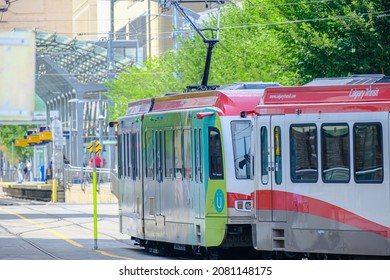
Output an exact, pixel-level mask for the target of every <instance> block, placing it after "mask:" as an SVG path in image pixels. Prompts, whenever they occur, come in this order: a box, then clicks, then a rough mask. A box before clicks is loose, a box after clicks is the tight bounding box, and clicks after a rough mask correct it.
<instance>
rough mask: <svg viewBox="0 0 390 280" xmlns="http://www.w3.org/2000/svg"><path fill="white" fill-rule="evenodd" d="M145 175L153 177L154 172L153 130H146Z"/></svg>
mask: <svg viewBox="0 0 390 280" xmlns="http://www.w3.org/2000/svg"><path fill="white" fill-rule="evenodd" d="M144 135H145V141H144V143H145V161H146V162H145V176H146V177H147V178H153V174H154V154H153V151H154V149H153V131H150V130H148V131H145V134H144Z"/></svg>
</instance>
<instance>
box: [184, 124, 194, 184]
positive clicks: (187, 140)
mask: <svg viewBox="0 0 390 280" xmlns="http://www.w3.org/2000/svg"><path fill="white" fill-rule="evenodd" d="M191 140H192V139H191V129H183V153H184V154H183V156H184V157H183V159H184V178H187V179H191V178H192V152H191V147H192V143H191V142H192V141H191Z"/></svg>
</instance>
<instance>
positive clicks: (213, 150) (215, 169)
mask: <svg viewBox="0 0 390 280" xmlns="http://www.w3.org/2000/svg"><path fill="white" fill-rule="evenodd" d="M209 164H210V170H209V171H210V178H211V179H223V158H222V145H221V135H220V133H219V130H218V129H217V128H215V127H210V128H209Z"/></svg>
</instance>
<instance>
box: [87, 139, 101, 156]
mask: <svg viewBox="0 0 390 280" xmlns="http://www.w3.org/2000/svg"><path fill="white" fill-rule="evenodd" d="M93 145H95V153H96V154H98V153H100V151H101V150H102V146H101V145H100V143H99V141H96V142H95V143H91V144H89V146H88V151H89V152H90V153H93Z"/></svg>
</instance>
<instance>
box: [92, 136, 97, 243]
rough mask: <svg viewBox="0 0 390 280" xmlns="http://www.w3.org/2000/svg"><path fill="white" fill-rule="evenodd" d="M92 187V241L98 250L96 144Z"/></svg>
mask: <svg viewBox="0 0 390 280" xmlns="http://www.w3.org/2000/svg"><path fill="white" fill-rule="evenodd" d="M92 185H93V239H94V247H93V248H94V249H95V250H97V249H98V245H97V239H98V226H97V180H96V142H95V143H93V172H92Z"/></svg>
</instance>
